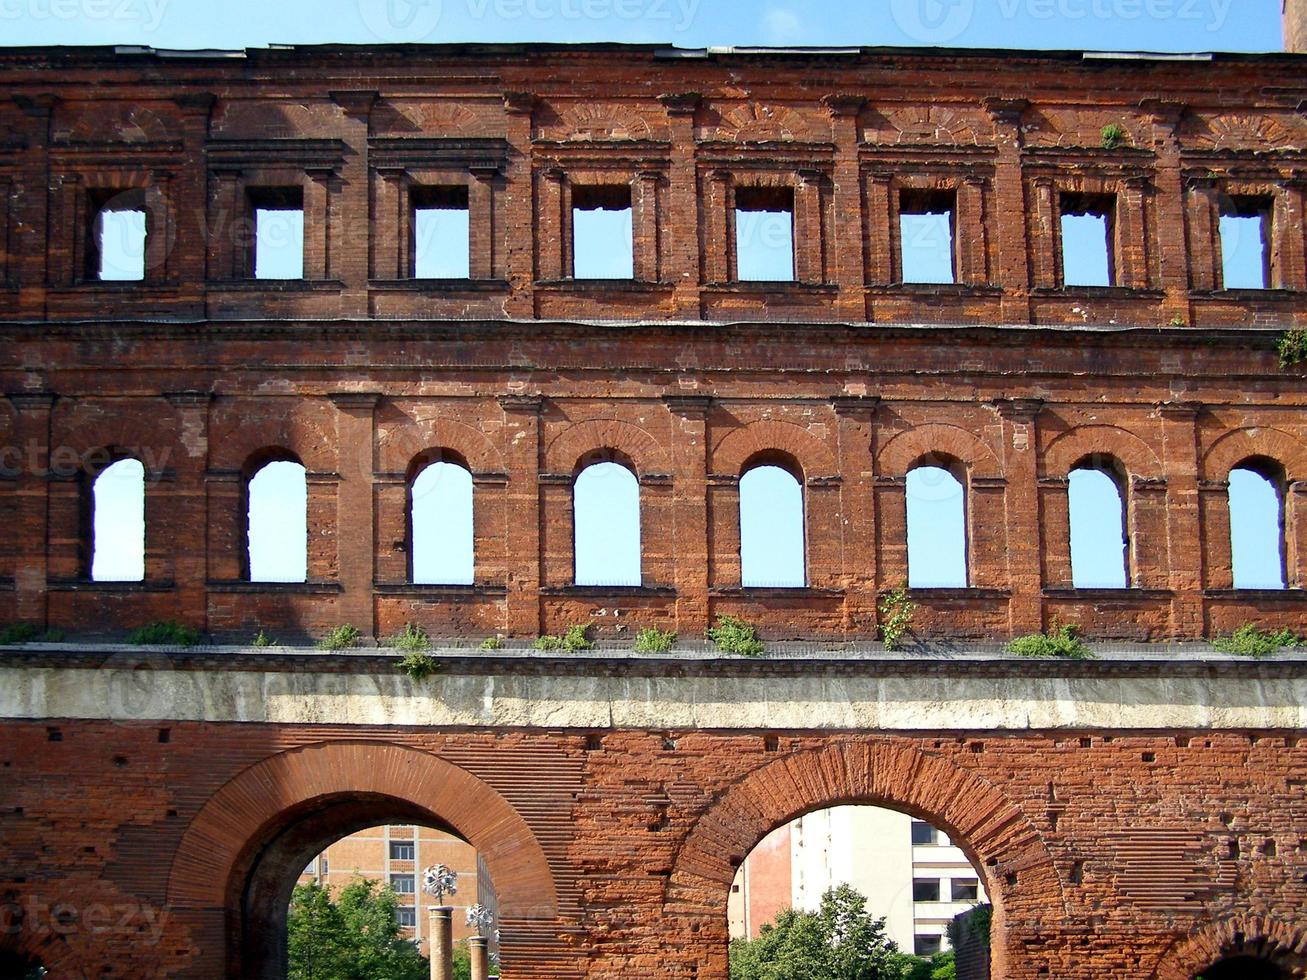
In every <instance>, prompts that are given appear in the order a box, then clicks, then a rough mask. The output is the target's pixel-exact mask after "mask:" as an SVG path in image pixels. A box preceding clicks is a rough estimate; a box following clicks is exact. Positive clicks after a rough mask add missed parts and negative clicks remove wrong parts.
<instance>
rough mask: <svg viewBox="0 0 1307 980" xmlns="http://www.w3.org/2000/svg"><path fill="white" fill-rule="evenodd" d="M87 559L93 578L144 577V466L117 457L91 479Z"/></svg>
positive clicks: (120, 579)
mask: <svg viewBox="0 0 1307 980" xmlns="http://www.w3.org/2000/svg"><path fill="white" fill-rule="evenodd" d="M90 544H91V560H90V573H91V580H92V581H94V582H140V581H143V580H144V579H145V467H144V466H142V465H141V461H140V460H138V459H120V460H118V461H117V462H115V463H110V464H109V465H108V466H106V467H105V468H104V469H102V470H101V471H100V472H99V473H98V474H97V475H96V477H95V479H94V481H93V482H92V483H91V542H90Z"/></svg>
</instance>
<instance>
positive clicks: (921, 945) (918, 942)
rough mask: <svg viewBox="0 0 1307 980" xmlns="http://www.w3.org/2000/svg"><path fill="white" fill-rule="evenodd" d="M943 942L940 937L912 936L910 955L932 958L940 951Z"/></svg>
mask: <svg viewBox="0 0 1307 980" xmlns="http://www.w3.org/2000/svg"><path fill="white" fill-rule="evenodd" d="M943 941H944V940H943V938H942V937H940V936H913V937H912V955H913V956H923V957H924V956H934V955H935V954H936V953H938V952H939V951H940V947H941V945H942V944H943Z"/></svg>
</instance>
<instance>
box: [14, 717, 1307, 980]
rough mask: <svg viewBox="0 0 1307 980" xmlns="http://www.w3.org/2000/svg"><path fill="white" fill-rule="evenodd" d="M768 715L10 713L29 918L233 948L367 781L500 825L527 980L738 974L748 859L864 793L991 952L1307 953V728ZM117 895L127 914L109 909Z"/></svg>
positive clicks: (1143, 962) (1153, 962)
mask: <svg viewBox="0 0 1307 980" xmlns="http://www.w3.org/2000/svg"><path fill="white" fill-rule="evenodd" d="M51 727H54V728H57V729H58V732H59V735H60V736H61V740H60V741H51V736H50V729H51ZM765 734H766V735H767V736H768V737H764V733H759V734H747V733H746V734H725V733H713V732H688V731H687V732H679V731H668V732H660V731H615V732H608V733H605V734H603V735H602V736H586V735H584V734H582V733H563V732H544V731H500V732H481V731H462V732H455V731H449V732H446V731H438V730H425V731H424V730H391V731H386V732H381V731H366V730H364V731H361V730H356V729H347V728H339V727H336V728H333V727H329V726H317V727H313V726H290V725H284V726H267V725H239V726H235V725H196V724H190V723H187V724H173V725H171V726H169V730H168V735H167V737H168V741H167V742H166V743H161V742H160V740H159V728H158V725H157V724H151V725H148V726H147V725H108V724H102V723H91V722H77V723H69V722H63V723H60V722H57V721H51V722H47V723H41V724H6V725H5V726H4V728H3V740H2V742H0V744H3V754H2V758H0V764H3V766H4V773H5V782H4V790H3V800H4V811H3V813H2V814H0V825H3V829H4V833H3V835H0V869H3V877H4V880H5V882H6V884H5V886H4V905H3V907H4V910H5V912H6V915H7V916H11V918H9V919H7V920H6V925H7V926H11V925H12V926H13V927H14V937H15V939H16V945H17V946H18V947H20V948H21V949H23V950H25V951H27V952H29V953H39V955H40V956H41V957H42V958H43V959H44V960H45V962H46V963H47V965H49V966H51V967H52V968H53V969H54V973H53V976H56V977H74V976H82V975H83V973H82V971H85V970H91V972H93V973H94V975H96V976H106V977H108V976H121V977H132V978H147V977H164V976H178V977H183V976H184V977H219V976H224V975H231V974H229V973H228V974H224V965H223V961H224V955H225V954H224V953H223V943H224V939H223V935H224V930H225V929H226V928H227V927H225V926H224V925H223V921H224V920H223V916H222V908H223V907H224V905H227V904H229V903H235V904H233V905H231V907H233V908H235V907H238V906H239V903H240V899H239V897H238V896H239V895H240V894H241V890H242V887H243V882H244V881H245V880H246V876H248V875H251V874H253V875H255V879H256V880H257V877H258V868H259V866H258V864H257V862H255V861H254V859H253V857H252V856H251V855H252V850H251V849H261V848H263V847H265V846H266V845H265V844H263V843H261V842H267V841H270V840H272V839H273V838H275V837H276V836H277V835H278V834H279V833H281V832H282V831H285V830H286V829H287V828H290V827H299V826H301V825H302V822H303V821H311V820H312V819H313V814H317V813H326V814H328V815H330V814H332V813H333V812H337V811H333V810H332V806H333V805H336V804H337V803H338V802H339V800H338V795H339V794H340V793H341V792H342V791H344V790H348V791H349V792H350V798H351V800H354V801H358V800H363V801H365V806H364V808H363V811H362V815H361V816H358V819H360V820H363V819H372V820H374V821H375V820H378V819H399V820H403V821H408V820H411V819H419V820H420V819H437V820H439V821H443V822H445V823H448V824H451V825H453V826H454V827H455V829H457V830H458V831H459V832H460V833H462V834H463V835H465V836H466V837H467V838H468V839H469V840H470V841H471V842H472V843H473V844H474V845H476V846H477V847H479V848H482V849H483V850H484V851H485V853H486V857H487V861H488V863H489V867H490V870H491V874H492V875H493V876H494V880H495V885H496V888H497V890H498V892H499V894H500V900H501V907H502V908H503V910H504V916H505V918H504V920H503V923H502V929H503V941H504V967H505V976H506V977H513V978H526V977H531V978H535V977H547V976H557V977H618V976H640V977H649V978H657V980H664V978H666V980H671V978H689V977H696V976H697V977H701V978H714V980H721V978H724V976H725V967H724V964H725V952H726V912H725V910H726V897H727V893H728V891H729V888H730V883H731V878H732V876H733V873H734V867H735V865H736V864H737V863H738V861H739V860H740V859H742V858H743V856H744V855H745V854H746V853H747V852H748V851H749V849H751V848H752V846H753V845H754V844H756V843H757V842H758V840H760V839H761V838H762V837H763V836H764V835H765V834H766V833H767V832H768V831H769V830H770V829H772V828H773V827H775V826H776V825H778V824H779V823H782V822H784V821H785V820H787V819H790V818H792V817H794V816H796V815H798V814H801V813H803V812H804V811H807V810H811V809H816V808H819V807H822V806H826V805H830V804H836V803H851V802H863V803H877V804H888V805H892V806H895V807H898V808H901V809H905V810H908V811H909V812H911V813H913V814H915V815H917V816H919V817H922V818H924V819H928V820H931V821H932V822H934V823H936V824H937V825H939V826H940V827H942V828H944V829H945V830H947V831H948V832H949V834H950V835H951V836H953V837H954V838H955V839H956V840H958V841H960V842H961V843H962V846H963V847H964V848H965V849H966V850H967V852H968V854H969V856H970V857H971V858H972V859H973V861H974V862H975V863H976V864H977V866H978V867H979V868H980V869H981V871H982V873H983V874H984V876H985V879H986V885H987V888H988V889H989V892H990V894H991V895H992V896H994V899H995V904H996V908H997V910H998V911H997V917H996V922H995V928H994V948H995V960H994V964H995V976H1002V977H1007V978H1009V980H1035V978H1037V977H1044V976H1054V977H1061V978H1085V980H1088V978H1091V977H1092V978H1121V980H1125V978H1136V977H1158V978H1172V977H1175V978H1184V980H1188V978H1189V977H1190V976H1191V975H1192V973H1193V972H1194V971H1196V970H1198V969H1201V968H1202V967H1203V966H1205V965H1206V964H1207V963H1208V962H1210V961H1211V959H1214V958H1215V957H1216V956H1218V955H1220V954H1221V953H1222V952H1223V951H1226V952H1228V950H1229V949H1230V948H1231V944H1232V943H1237V942H1239V941H1240V940H1239V939H1237V938H1235V934H1236V933H1238V932H1241V931H1242V932H1243V934H1244V937H1245V939H1246V941H1248V942H1252V941H1254V940H1256V941H1258V942H1260V943H1262V944H1263V946H1265V947H1267V948H1270V949H1273V950H1278V952H1277V957H1278V958H1279V959H1280V960H1281V961H1282V962H1283V963H1284V964H1285V966H1286V967H1287V968H1290V969H1291V970H1297V971H1302V970H1303V969H1304V968H1305V967H1307V935H1304V933H1303V931H1302V929H1303V925H1304V923H1303V921H1302V916H1301V910H1302V909H1303V908H1304V907H1307V851H1305V850H1304V845H1303V841H1302V827H1303V826H1304V821H1305V820H1307V814H1304V812H1303V796H1302V787H1303V781H1304V779H1307V743H1304V742H1303V740H1302V739H1300V738H1296V737H1292V736H1291V737H1286V736H1284V735H1282V734H1274V735H1268V734H1258V733H1248V734H1243V733H1233V732H1206V733H1197V734H1192V735H1187V736H1183V737H1180V736H1163V735H1153V734H1131V735H1128V736H1116V737H1112V736H1105V735H1102V734H1093V735H1085V736H1081V735H1078V734H1076V733H1074V732H1063V733H1057V734H1050V735H1045V734H1039V733H1031V734H1011V735H1006V736H1005V735H999V734H995V733H988V734H984V735H971V736H966V737H958V736H955V735H952V734H949V735H939V736H935V737H929V736H927V737H903V736H896V735H893V734H879V735H872V734H853V733H849V734H843V735H830V734H827V735H822V736H815V735H807V734H804V733H802V732H778V733H765ZM107 774H111V776H109V777H108V778H106V775H107ZM312 801H317V805H316V806H313V807H307V804H309V803H311V802H312ZM341 819H344V818H343V817H341ZM340 826H341V825H340V823H339V822H332V820H330V819H329V820H328V822H327V823H326V824H324V825H323V827H325V828H327V829H325V830H324V829H323V827H318V828H316V832H317V833H331V832H339V830H340ZM313 839H314V840H316V838H313ZM262 853H270V854H273V855H276V854H277V853H279V852H278V851H277V848H276V846H274V847H272V848H271V850H269V851H263V852H262ZM278 868H279V866H278ZM252 869H253V870H252ZM264 870H265V871H266V869H264ZM280 870H285V869H280ZM295 870H297V869H295ZM288 873H290V874H291V877H292V878H293V871H292V872H288ZM255 892H256V893H257V889H255ZM65 903H66V904H67V905H68V906H69V910H70V911H68V910H66V911H68V914H67V915H65V916H64V924H63V925H59V924H58V923H56V922H55V921H53V920H52V919H51V918H50V917H51V915H53V914H54V911H57V906H59V905H61V904H65ZM100 905H103V906H108V907H115V906H122V907H123V908H124V909H126V910H128V911H130V913H131V915H130V916H129V918H130V928H108V929H105V930H103V931H102V932H99V931H96V930H94V929H92V928H90V926H91V925H94V920H92V922H90V923H87V922H84V921H82V918H81V917H84V916H85V915H86V914H87V910H88V909H92V908H93V907H97V908H98V906H100ZM129 907H130V908H129ZM15 908H17V909H20V910H22V912H23V914H24V918H23V919H22V921H21V922H17V923H14V920H13V919H12V914H13V912H14V909H15ZM92 914H93V915H94V914H100V913H98V911H94V912H93V913H92ZM123 914H124V915H125V914H126V912H124V913H123ZM154 916H162V919H161V920H158V921H159V922H160V928H159V929H158V931H157V935H155V934H151V933H150V932H149V928H150V926H151V924H152V923H153V922H154V921H155V920H154V919H153V918H152V917H154ZM138 927H140V928H142V929H143V930H144V931H138ZM231 928H237V927H236V926H235V925H232V926H231ZM229 935H230V933H229ZM1291 975H1293V976H1299V975H1301V972H1296V973H1292V974H1291Z"/></svg>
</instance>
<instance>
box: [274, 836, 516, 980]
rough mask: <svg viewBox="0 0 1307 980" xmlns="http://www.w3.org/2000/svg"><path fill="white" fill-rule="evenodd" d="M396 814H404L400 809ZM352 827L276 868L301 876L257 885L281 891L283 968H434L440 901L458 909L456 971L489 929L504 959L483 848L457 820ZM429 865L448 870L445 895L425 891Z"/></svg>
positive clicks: (494, 950)
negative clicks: (459, 829)
mask: <svg viewBox="0 0 1307 980" xmlns="http://www.w3.org/2000/svg"><path fill="white" fill-rule="evenodd" d="M395 818H397V819H400V820H402V819H404V817H403V815H401V814H398V813H396V815H395ZM343 826H345V827H348V828H349V832H347V833H344V834H343V835H341V834H340V833H339V832H337V833H335V834H331V835H328V836H327V838H326V840H322V838H318V840H319V841H322V843H320V844H318V845H317V846H316V847H314V848H312V850H311V851H310V852H309V854H310V856H309V857H308V858H307V864H305V863H304V860H305V859H304V857H300V859H299V861H297V862H296V864H295V865H290V866H286V867H285V868H281V867H279V868H276V869H271V872H270V873H271V874H272V875H275V876H276V877H278V878H281V877H283V876H287V875H295V874H296V872H298V876H297V877H295V879H294V880H293V882H291V881H278V882H276V883H275V887H273V884H274V883H272V882H271V881H269V882H266V883H265V882H263V881H259V882H257V883H256V885H255V888H254V889H253V891H252V893H251V896H252V898H253V899H254V900H255V901H256V903H257V902H259V901H260V900H261V898H262V895H263V894H264V893H265V890H266V892H276V893H279V895H280V903H281V904H280V908H281V911H282V912H283V913H284V916H285V919H284V922H283V923H282V924H281V928H282V929H283V930H284V932H283V935H284V941H285V955H286V968H285V970H284V971H282V972H281V975H283V976H287V977H289V978H290V980H310V978H313V977H335V976H371V975H374V971H375V969H376V964H377V963H384V964H385V965H386V970H387V972H386V976H387V977H394V978H396V980H424V978H426V977H429V976H435V973H434V972H433V971H432V968H431V958H432V956H433V955H437V954H438V952H439V949H438V948H437V938H436V936H435V935H433V933H434V930H433V928H432V925H433V921H434V920H433V917H432V914H431V913H430V912H429V911H428V910H429V908H431V907H433V906H444V907H448V908H450V909H451V912H450V923H451V928H450V932H451V934H452V939H453V943H452V949H451V950H450V951H449V953H447V955H450V954H452V955H450V959H451V960H452V961H453V965H454V972H453V976H459V975H460V973H461V975H463V976H467V975H468V966H469V963H468V961H469V959H470V956H471V955H472V951H471V946H472V944H471V943H469V939H471V938H472V937H475V936H480V937H483V939H484V940H485V942H484V946H485V948H486V954H487V959H488V960H489V963H490V965H492V966H493V965H497V963H498V959H499V949H498V943H499V940H498V936H497V930H498V926H499V901H498V897H497V895H496V893H495V888H494V884H493V883H492V882H491V879H490V873H489V870H488V869H487V867H486V863H485V860H484V859H483V858H482V856H481V854H480V853H479V852H478V851H477V850H476V848H474V847H473V846H472V845H471V844H469V843H468V842H467V841H466V840H464V839H463V838H462V837H460V836H458V835H457V834H456V833H454V832H453V831H452V830H451V829H449V828H448V827H436V826H432V825H429V824H421V823H393V824H383V825H379V826H371V827H364V828H362V829H356V828H358V822H353V823H352V825H351V824H350V823H348V822H347V823H345V824H344V825H343ZM302 853H303V852H301V854H302ZM301 869H302V870H301ZM427 869H439V872H440V874H439V875H433V876H432V879H431V883H432V884H434V883H435V881H436V880H439V881H440V882H441V883H442V885H443V888H444V890H443V892H442V893H441V894H440V895H439V896H437V895H436V894H435V893H434V890H432V891H428V890H426V885H427V882H426V881H425V878H426V875H425V872H426V871H427ZM451 886H452V887H451ZM469 912H472V913H473V914H472V915H469ZM271 924H272V923H269V925H271ZM478 944H480V943H478Z"/></svg>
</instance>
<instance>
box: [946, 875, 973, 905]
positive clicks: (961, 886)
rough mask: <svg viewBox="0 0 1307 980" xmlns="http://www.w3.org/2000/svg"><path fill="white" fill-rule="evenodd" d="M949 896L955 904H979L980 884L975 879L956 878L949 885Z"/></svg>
mask: <svg viewBox="0 0 1307 980" xmlns="http://www.w3.org/2000/svg"><path fill="white" fill-rule="evenodd" d="M949 894H950V897H951V898H952V899H953V901H955V902H978V901H979V900H980V882H979V881H977V880H976V879H975V878H954V879H952V880H951V881H950V883H949Z"/></svg>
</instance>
